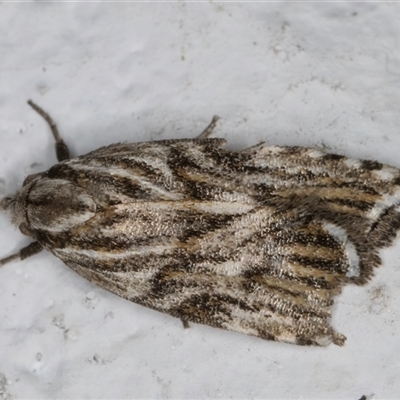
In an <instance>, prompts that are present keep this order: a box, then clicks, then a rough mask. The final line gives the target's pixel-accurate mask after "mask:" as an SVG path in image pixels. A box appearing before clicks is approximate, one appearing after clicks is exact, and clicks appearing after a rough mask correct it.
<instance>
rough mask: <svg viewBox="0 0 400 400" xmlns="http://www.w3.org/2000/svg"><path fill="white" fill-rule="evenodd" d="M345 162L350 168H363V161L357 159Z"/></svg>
mask: <svg viewBox="0 0 400 400" xmlns="http://www.w3.org/2000/svg"><path fill="white" fill-rule="evenodd" d="M343 162H344V164H345V165H346V167H348V168H354V169H357V168H360V167H361V161H360V160H357V159H355V158H346V159H345V160H344V161H343Z"/></svg>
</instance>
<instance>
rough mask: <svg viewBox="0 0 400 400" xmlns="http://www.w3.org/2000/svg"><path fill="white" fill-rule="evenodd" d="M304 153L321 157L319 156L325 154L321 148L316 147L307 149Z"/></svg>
mask: <svg viewBox="0 0 400 400" xmlns="http://www.w3.org/2000/svg"><path fill="white" fill-rule="evenodd" d="M306 154H307V155H308V156H309V157H310V158H321V157H324V156H325V155H326V153H325V152H323V151H321V150H317V149H308V150H307V152H306Z"/></svg>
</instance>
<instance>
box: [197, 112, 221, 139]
mask: <svg viewBox="0 0 400 400" xmlns="http://www.w3.org/2000/svg"><path fill="white" fill-rule="evenodd" d="M218 120H219V117H218V116H216V115H214V116H213V119H212V120H211V122H210V125H208V126H207V128H206V129H204V131H203V132H201V133H200V135H199V136H196V139H206V138H208V137H209V136H210V135H211V134H212V132H213V130H214V128H215V126H216V125H217V121H218Z"/></svg>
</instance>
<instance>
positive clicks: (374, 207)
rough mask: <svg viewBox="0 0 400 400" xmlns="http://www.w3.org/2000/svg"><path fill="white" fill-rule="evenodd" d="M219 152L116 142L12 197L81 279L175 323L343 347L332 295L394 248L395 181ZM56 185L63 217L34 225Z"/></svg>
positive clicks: (334, 159)
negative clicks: (21, 198)
mask: <svg viewBox="0 0 400 400" xmlns="http://www.w3.org/2000/svg"><path fill="white" fill-rule="evenodd" d="M224 144H225V140H224V139H193V140H190V139H183V140H165V141H153V142H144V143H137V144H121V143H118V144H114V145H110V146H106V147H102V148H100V149H98V150H95V151H93V152H91V153H88V154H86V155H84V156H81V157H77V158H74V159H71V160H65V161H62V162H60V163H59V164H56V165H54V166H53V167H52V168H50V169H49V170H48V171H47V172H45V173H43V174H41V175H39V176H38V177H35V179H33V180H32V182H29V183H28V184H27V185H26V187H24V188H23V190H26V191H28V190H29V197H30V200H31V201H32V204H33V205H36V207H34V208H32V215H31V216H30V223H31V225H30V228H29V232H28V233H29V235H30V236H31V237H33V238H34V239H36V240H37V241H38V242H39V243H40V244H41V245H42V246H43V247H44V248H45V249H47V250H48V251H50V252H52V253H53V254H54V255H55V256H57V257H58V258H60V259H61V260H63V261H64V262H65V263H66V264H67V265H68V266H69V267H71V268H72V269H73V270H74V271H76V272H77V273H78V274H80V275H81V276H83V277H85V278H87V279H88V280H90V281H91V282H93V283H96V284H97V285H99V286H100V287H103V288H104V289H107V290H109V291H111V292H113V293H115V294H117V295H119V296H121V297H123V298H126V299H128V300H131V301H134V302H136V303H139V304H142V305H144V306H147V307H150V308H153V309H155V310H158V311H161V312H164V313H167V314H170V315H172V316H175V317H178V318H181V319H182V320H184V321H190V322H195V323H203V324H207V325H211V326H214V327H219V328H223V329H228V330H233V331H237V332H241V333H245V334H249V335H254V336H258V337H261V338H264V339H271V340H278V341H284V342H288V343H294V344H302V345H309V344H315V345H327V344H329V343H331V342H334V343H336V344H338V345H342V344H343V343H344V341H345V337H344V336H343V335H341V334H339V333H337V332H335V331H334V330H333V329H332V327H331V326H330V325H329V318H330V315H331V314H330V306H331V305H332V302H333V300H332V298H333V296H334V295H336V294H338V293H339V292H340V290H341V286H342V285H343V284H345V283H347V282H354V283H356V284H363V283H365V282H366V281H367V280H368V279H369V278H370V277H371V275H372V271H373V268H374V267H376V266H378V265H379V263H380V259H379V255H378V251H379V249H380V248H382V247H384V246H386V245H389V244H390V243H391V242H392V241H393V239H394V237H395V235H396V232H397V230H398V228H399V227H400V213H399V209H398V203H399V200H400V192H399V190H400V188H399V183H400V181H399V176H400V174H399V170H398V169H396V168H394V167H390V166H386V165H381V164H379V163H377V162H373V161H363V160H353V159H349V158H346V157H344V156H339V155H334V154H327V153H323V152H321V151H318V150H316V149H309V148H302V147H278V146H264V145H260V146H253V147H251V148H249V149H245V150H242V151H230V150H226V149H223V148H222V147H221V146H222V145H224ZM55 186H57V188H58V190H57V191H56V192H54V193H53V195H52V197H51V202H52V204H58V203H60V204H63V205H64V207H63V208H62V209H59V210H56V209H53V210H52V214H51V221H50V220H47V219H46V218H45V216H44V215H41V216H40V218H39V217H38V216H37V213H38V212H39V211H38V210H40V207H41V206H46V202H47V201H50V200H49V193H48V190H47V191H46V188H52V187H53V188H54V187H55ZM36 188H37V190H36ZM49 190H50V189H49ZM43 193H47V197H46V196H44V195H43ZM59 197H60V199H59ZM68 197H69V198H74V201H73V202H71V206H69V207H68V206H67V204H66V203H67V202H66V199H67V198H68ZM28 215H29V210H28ZM35 221H36V225H35ZM17 222H18V221H17ZM24 233H25V232H24Z"/></svg>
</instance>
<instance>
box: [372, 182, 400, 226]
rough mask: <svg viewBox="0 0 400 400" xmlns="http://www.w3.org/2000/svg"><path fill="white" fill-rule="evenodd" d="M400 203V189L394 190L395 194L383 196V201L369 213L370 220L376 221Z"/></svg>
mask: <svg viewBox="0 0 400 400" xmlns="http://www.w3.org/2000/svg"><path fill="white" fill-rule="evenodd" d="M399 202H400V188H397V189H396V190H394V194H387V193H386V194H383V195H381V199H380V200H377V201H376V202H375V204H374V206H373V207H372V208H371V210H370V211H369V212H368V218H369V219H371V220H373V221H375V220H377V219H378V218H379V217H380V216H381V215H382V213H383V212H384V211H385V210H386V209H387V208H389V207H391V206H393V205H394V204H396V203H399Z"/></svg>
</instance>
